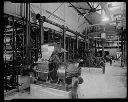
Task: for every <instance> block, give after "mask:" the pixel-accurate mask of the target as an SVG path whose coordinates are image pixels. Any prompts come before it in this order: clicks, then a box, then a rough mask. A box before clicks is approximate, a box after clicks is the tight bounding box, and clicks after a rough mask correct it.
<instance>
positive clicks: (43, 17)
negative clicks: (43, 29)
mask: <svg viewBox="0 0 128 102" xmlns="http://www.w3.org/2000/svg"><path fill="white" fill-rule="evenodd" d="M36 19H38V20H39V21H41V22H47V23H50V24H52V25H54V26H57V27H59V28H61V29H65V30H66V31H68V32H71V33H73V34H75V35H78V36H80V37H82V38H85V35H82V34H80V33H78V32H75V31H73V30H71V29H69V28H68V27H67V26H64V25H60V24H58V23H56V22H53V21H51V20H49V19H47V18H46V17H45V16H41V15H40V14H37V15H36Z"/></svg>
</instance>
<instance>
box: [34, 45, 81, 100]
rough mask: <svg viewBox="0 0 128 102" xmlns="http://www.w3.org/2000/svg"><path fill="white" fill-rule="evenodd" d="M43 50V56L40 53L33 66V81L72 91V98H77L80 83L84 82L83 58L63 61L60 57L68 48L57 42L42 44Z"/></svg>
mask: <svg viewBox="0 0 128 102" xmlns="http://www.w3.org/2000/svg"><path fill="white" fill-rule="evenodd" d="M41 52H42V53H41V54H42V57H41V56H40V55H39V59H38V61H37V62H35V65H34V66H33V67H32V69H33V77H32V79H34V81H33V82H34V83H35V84H37V85H46V86H47V87H51V88H55V89H58V90H63V91H68V92H70V93H71V98H77V87H78V84H82V82H83V79H82V77H80V75H81V67H79V63H80V62H81V60H77V61H68V62H61V61H60V57H61V55H62V53H63V52H66V50H65V49H62V48H60V47H59V46H58V45H57V44H56V43H50V44H43V45H41ZM34 73H35V74H34ZM74 90H76V91H74Z"/></svg>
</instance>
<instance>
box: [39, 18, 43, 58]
mask: <svg viewBox="0 0 128 102" xmlns="http://www.w3.org/2000/svg"><path fill="white" fill-rule="evenodd" d="M43 23H44V21H42V20H40V21H39V25H40V54H41V57H42V53H41V45H42V44H43V43H44V28H43Z"/></svg>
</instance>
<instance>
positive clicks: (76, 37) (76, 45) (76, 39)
mask: <svg viewBox="0 0 128 102" xmlns="http://www.w3.org/2000/svg"><path fill="white" fill-rule="evenodd" d="M76 56H77V58H78V57H79V56H78V36H77V35H76Z"/></svg>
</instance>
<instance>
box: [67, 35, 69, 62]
mask: <svg viewBox="0 0 128 102" xmlns="http://www.w3.org/2000/svg"><path fill="white" fill-rule="evenodd" d="M67 39H68V45H67V46H68V60H69V37H67Z"/></svg>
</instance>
